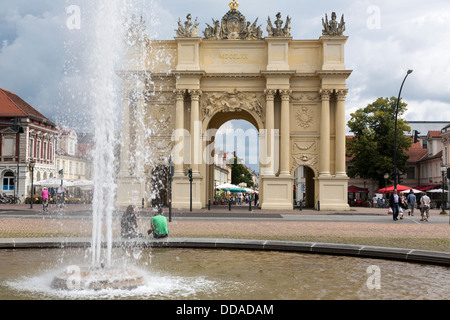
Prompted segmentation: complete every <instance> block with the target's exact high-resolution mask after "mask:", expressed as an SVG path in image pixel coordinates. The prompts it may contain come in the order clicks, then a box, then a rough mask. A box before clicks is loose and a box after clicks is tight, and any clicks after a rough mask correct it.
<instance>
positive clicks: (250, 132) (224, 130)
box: [205, 111, 260, 204]
mask: <svg viewBox="0 0 450 320" xmlns="http://www.w3.org/2000/svg"><path fill="white" fill-rule="evenodd" d="M259 127H260V126H259V125H258V122H257V121H256V120H255V118H254V117H253V115H251V114H250V113H249V112H246V111H236V112H217V113H216V114H215V115H214V116H213V117H212V118H211V119H210V121H209V122H208V126H207V127H206V132H207V134H208V138H207V140H208V141H209V142H208V145H210V146H211V144H212V145H213V147H212V148H211V147H209V148H208V149H209V150H211V158H212V159H214V163H207V164H206V170H205V173H206V179H205V182H206V184H205V191H206V202H207V204H208V202H209V200H211V203H214V199H215V196H216V192H215V190H216V187H217V185H220V184H223V183H227V182H230V183H231V164H232V161H233V159H234V158H235V157H237V158H238V159H240V160H241V161H242V162H241V163H242V164H243V165H244V166H246V167H247V168H249V169H250V170H251V171H253V172H254V173H255V174H254V177H253V179H252V180H253V181H252V182H253V185H250V183H249V185H247V186H248V187H251V188H252V189H253V188H255V189H258V188H259V185H260V182H259V171H260V162H259V129H258V128H259ZM219 203H220V202H219Z"/></svg>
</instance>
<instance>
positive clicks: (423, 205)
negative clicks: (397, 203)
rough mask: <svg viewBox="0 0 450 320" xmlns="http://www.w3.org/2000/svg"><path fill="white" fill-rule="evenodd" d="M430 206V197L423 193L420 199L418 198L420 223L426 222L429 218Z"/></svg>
mask: <svg viewBox="0 0 450 320" xmlns="http://www.w3.org/2000/svg"><path fill="white" fill-rule="evenodd" d="M430 204H431V200H430V197H429V196H427V194H426V193H425V192H424V193H423V195H422V198H420V215H421V217H422V218H421V219H420V221H428V218H429V217H430Z"/></svg>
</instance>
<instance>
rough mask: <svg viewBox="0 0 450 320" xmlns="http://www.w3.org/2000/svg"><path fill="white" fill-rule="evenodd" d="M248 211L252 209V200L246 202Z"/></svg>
mask: <svg viewBox="0 0 450 320" xmlns="http://www.w3.org/2000/svg"><path fill="white" fill-rule="evenodd" d="M248 211H250V212H251V211H252V202H251V201H249V202H248Z"/></svg>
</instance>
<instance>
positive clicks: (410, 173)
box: [406, 167, 416, 179]
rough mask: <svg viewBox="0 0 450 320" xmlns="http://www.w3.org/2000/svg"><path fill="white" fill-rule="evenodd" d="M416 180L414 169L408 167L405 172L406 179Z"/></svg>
mask: <svg viewBox="0 0 450 320" xmlns="http://www.w3.org/2000/svg"><path fill="white" fill-rule="evenodd" d="M415 178H416V168H414V167H408V170H407V172H406V179H415Z"/></svg>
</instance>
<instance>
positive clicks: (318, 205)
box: [317, 201, 320, 211]
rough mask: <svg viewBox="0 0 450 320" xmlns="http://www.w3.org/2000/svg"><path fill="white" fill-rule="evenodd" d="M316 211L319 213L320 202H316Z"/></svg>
mask: <svg viewBox="0 0 450 320" xmlns="http://www.w3.org/2000/svg"><path fill="white" fill-rule="evenodd" d="M317 211H320V201H317Z"/></svg>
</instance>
